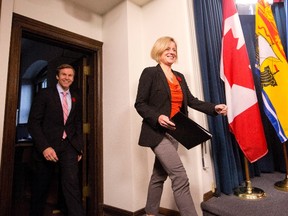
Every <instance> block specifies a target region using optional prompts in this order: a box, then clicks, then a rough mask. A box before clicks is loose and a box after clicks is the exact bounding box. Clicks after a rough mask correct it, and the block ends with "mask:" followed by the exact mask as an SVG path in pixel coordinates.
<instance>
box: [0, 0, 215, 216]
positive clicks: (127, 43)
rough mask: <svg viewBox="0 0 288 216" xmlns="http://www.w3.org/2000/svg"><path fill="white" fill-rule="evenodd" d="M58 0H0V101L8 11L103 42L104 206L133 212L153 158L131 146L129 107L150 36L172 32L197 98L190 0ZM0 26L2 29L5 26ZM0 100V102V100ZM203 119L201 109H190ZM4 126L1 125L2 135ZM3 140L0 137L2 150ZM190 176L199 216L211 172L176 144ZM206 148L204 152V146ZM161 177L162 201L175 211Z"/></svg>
mask: <svg viewBox="0 0 288 216" xmlns="http://www.w3.org/2000/svg"><path fill="white" fill-rule="evenodd" d="M68 2H69V1H64V0H60V1H59V0H50V1H47V0H14V1H13V0H2V3H3V5H2V8H1V10H2V11H1V19H0V20H1V26H0V48H1V52H0V60H1V64H0V74H1V76H0V82H1V85H0V100H1V101H5V95H6V80H7V68H8V57H9V44H10V29H11V17H12V12H13V11H14V12H16V13H19V14H21V15H24V16H27V17H30V18H33V19H37V20H40V21H42V22H45V23H48V24H51V25H54V26H57V27H59V28H63V29H66V30H69V31H72V32H75V33H78V34H81V35H84V36H86V37H90V38H93V39H96V40H99V41H102V42H104V45H103V55H104V56H103V57H104V58H103V141H104V143H103V147H104V204H107V205H110V206H114V207H117V208H121V209H125V210H128V211H136V210H139V209H141V208H143V207H144V205H145V200H146V192H147V185H148V181H149V177H150V174H151V169H152V165H153V161H154V157H153V154H152V153H151V151H150V150H149V149H148V148H142V147H139V146H138V145H137V142H138V135H139V130H140V125H141V118H140V117H139V115H138V114H137V113H136V111H135V109H134V101H135V96H136V91H137V85H138V79H139V76H140V74H141V72H142V70H143V68H144V67H146V66H153V65H155V62H153V61H152V60H151V59H150V56H149V53H150V49H151V46H152V44H153V43H154V42H155V40H156V39H157V38H158V37H160V36H163V35H170V36H172V37H174V38H175V39H176V41H177V42H178V52H179V61H178V63H177V64H176V65H175V66H174V69H175V70H178V71H180V72H182V73H184V74H185V76H186V79H187V81H188V83H189V85H190V90H191V91H192V93H193V94H195V95H196V96H198V97H200V98H201V97H202V91H201V89H202V86H201V81H200V80H201V76H200V72H199V65H198V58H197V49H196V44H195V43H196V42H195V35H194V30H193V28H194V26H193V21H191V19H193V16H192V15H191V13H190V12H191V11H192V9H191V8H192V5H190V2H192V1H191V0H177V1H176V0H154V1H152V2H151V3H149V4H148V5H146V6H144V7H142V8H140V7H138V6H136V5H134V4H133V3H131V2H130V1H126V2H124V3H122V4H120V5H118V6H117V7H116V8H114V9H113V10H112V11H110V12H109V13H108V14H106V15H105V16H104V17H100V16H98V15H95V14H93V13H91V12H89V11H87V10H86V9H83V8H79V7H74V5H73V4H72V3H68ZM4 30H5V31H4ZM2 104H3V103H2ZM4 108H5V107H4V105H2V106H0V122H3V119H4ZM190 115H191V117H193V118H194V119H196V120H197V121H198V122H199V123H200V124H202V125H205V124H206V120H205V116H204V115H203V114H199V113H197V112H195V111H192V110H191V112H190ZM2 136H3V125H1V124H0V139H1V140H2ZM1 149H2V144H1V143H0V150H1ZM179 153H180V155H181V157H182V159H183V162H184V164H185V167H186V169H187V173H188V175H189V178H190V183H191V190H192V195H193V198H194V202H195V204H196V207H197V210H198V212H199V215H201V210H200V203H201V201H202V198H203V193H206V192H208V191H209V190H211V184H212V183H213V170H212V167H211V163H210V156H209V154H208V155H206V156H205V158H206V160H207V164H208V166H209V168H208V170H207V171H204V170H203V169H202V165H201V149H200V147H196V148H195V149H192V150H189V151H187V150H185V149H184V148H183V147H182V146H180V149H179ZM208 153H209V151H208ZM170 187H171V186H170V181H169V180H167V182H166V184H165V190H164V194H163V199H162V203H161V206H162V207H164V208H169V209H176V206H175V204H174V199H173V195H172V192H171V188H170Z"/></svg>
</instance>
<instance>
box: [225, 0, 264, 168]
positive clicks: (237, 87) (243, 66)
mask: <svg viewBox="0 0 288 216" xmlns="http://www.w3.org/2000/svg"><path fill="white" fill-rule="evenodd" d="M222 31H223V32H222V51H221V63H220V76H221V79H222V80H223V81H224V83H225V94H226V103H227V105H228V121H229V127H230V131H231V132H232V133H233V134H234V136H235V138H236V140H237V142H238V144H239V146H240V148H241V150H242V151H243V153H244V155H245V157H246V158H247V159H248V160H249V161H250V162H251V163H253V162H255V161H257V160H258V159H260V158H261V157H263V156H264V155H265V154H266V153H267V152H268V149H267V143H266V139H265V135H264V130H263V125H262V121H261V116H260V110H259V106H258V100H257V95H256V91H255V85H254V80H253V74H252V70H251V66H250V62H249V57H248V53H247V48H246V45H245V40H244V36H243V32H242V28H241V23H240V19H239V16H238V13H237V10H236V7H235V4H234V1H233V0H223V30H222Z"/></svg>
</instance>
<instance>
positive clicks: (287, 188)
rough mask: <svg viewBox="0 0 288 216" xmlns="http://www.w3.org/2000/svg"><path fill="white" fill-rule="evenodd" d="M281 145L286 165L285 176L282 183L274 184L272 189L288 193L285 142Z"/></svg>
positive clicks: (287, 164)
mask: <svg viewBox="0 0 288 216" xmlns="http://www.w3.org/2000/svg"><path fill="white" fill-rule="evenodd" d="M282 145H283V153H284V159H285V165H286V175H285V179H284V180H282V181H278V182H276V183H275V184H274V187H275V188H276V189H278V190H282V191H287V192H288V157H287V148H286V142H284V143H283V144H282Z"/></svg>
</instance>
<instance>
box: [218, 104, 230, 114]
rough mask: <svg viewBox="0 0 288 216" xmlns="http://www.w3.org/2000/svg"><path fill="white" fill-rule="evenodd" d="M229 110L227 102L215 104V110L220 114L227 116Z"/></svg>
mask: <svg viewBox="0 0 288 216" xmlns="http://www.w3.org/2000/svg"><path fill="white" fill-rule="evenodd" d="M227 110H228V107H227V105H226V104H217V105H216V106H215V111H216V112H217V113H218V114H221V115H223V116H226V115H227Z"/></svg>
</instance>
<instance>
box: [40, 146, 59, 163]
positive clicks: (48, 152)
mask: <svg viewBox="0 0 288 216" xmlns="http://www.w3.org/2000/svg"><path fill="white" fill-rule="evenodd" d="M43 156H44V157H45V158H46V160H48V161H53V162H57V161H58V157H57V154H56V152H55V150H54V149H53V148H52V147H48V148H46V149H45V150H44V151H43Z"/></svg>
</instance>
